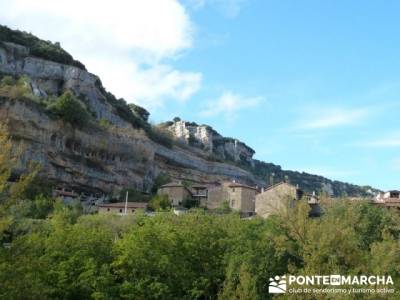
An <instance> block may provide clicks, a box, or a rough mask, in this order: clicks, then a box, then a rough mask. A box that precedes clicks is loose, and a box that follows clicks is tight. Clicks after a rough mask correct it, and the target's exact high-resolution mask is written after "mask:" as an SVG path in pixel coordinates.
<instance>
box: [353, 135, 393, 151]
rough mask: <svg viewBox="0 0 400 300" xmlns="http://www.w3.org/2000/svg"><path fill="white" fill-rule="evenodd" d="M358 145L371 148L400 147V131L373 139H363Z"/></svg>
mask: <svg viewBox="0 0 400 300" xmlns="http://www.w3.org/2000/svg"><path fill="white" fill-rule="evenodd" d="M357 145H358V146H361V147H370V148H398V147H400V133H397V132H395V133H392V134H386V135H383V136H381V137H378V138H376V139H373V140H372V139H370V140H367V141H361V142H359V143H357Z"/></svg>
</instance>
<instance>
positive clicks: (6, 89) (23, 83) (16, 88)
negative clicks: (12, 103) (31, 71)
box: [0, 76, 33, 100]
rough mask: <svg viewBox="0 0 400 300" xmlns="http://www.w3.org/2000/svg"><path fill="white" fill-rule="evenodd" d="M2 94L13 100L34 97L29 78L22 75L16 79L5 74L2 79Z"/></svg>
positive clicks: (0, 88)
mask: <svg viewBox="0 0 400 300" xmlns="http://www.w3.org/2000/svg"><path fill="white" fill-rule="evenodd" d="M0 96H2V97H6V98H9V99H13V100H17V99H23V98H33V94H32V89H31V87H30V84H29V78H28V77H26V76H22V77H20V78H19V79H15V78H13V77H11V76H4V77H3V78H2V79H1V81H0Z"/></svg>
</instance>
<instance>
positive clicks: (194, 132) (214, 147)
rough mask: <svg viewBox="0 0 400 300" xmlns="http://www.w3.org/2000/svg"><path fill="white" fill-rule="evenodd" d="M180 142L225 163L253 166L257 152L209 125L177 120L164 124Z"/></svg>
mask: <svg viewBox="0 0 400 300" xmlns="http://www.w3.org/2000/svg"><path fill="white" fill-rule="evenodd" d="M163 125H164V127H165V128H166V129H167V130H169V131H170V132H171V133H172V134H173V135H174V136H175V137H176V138H177V139H178V140H181V141H183V142H185V143H186V144H187V145H190V146H193V147H198V148H201V149H202V150H204V151H205V152H207V153H209V154H211V155H213V156H214V158H217V159H221V160H223V161H233V162H242V163H245V164H246V163H247V164H250V165H252V163H253V155H254V153H255V151H254V150H253V149H251V148H250V147H249V146H247V145H246V144H245V143H243V142H241V141H239V140H237V139H234V138H227V137H223V136H222V135H220V134H219V133H218V132H217V131H215V130H214V129H213V128H212V127H210V126H208V125H197V124H196V123H194V122H186V121H182V120H180V119H176V120H174V121H173V122H167V123H164V124H163Z"/></svg>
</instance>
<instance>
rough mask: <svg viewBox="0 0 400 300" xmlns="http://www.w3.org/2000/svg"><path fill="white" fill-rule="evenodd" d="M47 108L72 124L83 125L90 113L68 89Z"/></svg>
mask: <svg viewBox="0 0 400 300" xmlns="http://www.w3.org/2000/svg"><path fill="white" fill-rule="evenodd" d="M49 108H50V110H51V111H52V112H53V113H55V114H56V115H58V116H59V117H61V118H62V119H63V120H64V121H66V122H68V123H70V124H72V125H73V126H77V127H83V126H85V125H86V124H87V122H88V121H89V117H90V115H89V113H88V112H87V110H86V108H85V107H84V106H83V105H82V104H81V102H80V101H79V100H77V99H76V98H75V97H74V96H73V94H72V93H71V92H69V91H67V92H65V93H64V94H62V95H61V96H60V97H58V98H57V99H56V100H55V102H54V103H52V104H51V105H50V107H49Z"/></svg>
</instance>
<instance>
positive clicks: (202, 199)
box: [190, 185, 210, 207]
mask: <svg viewBox="0 0 400 300" xmlns="http://www.w3.org/2000/svg"><path fill="white" fill-rule="evenodd" d="M209 188H210V187H209V186H207V185H192V186H191V187H190V189H191V192H192V199H193V200H195V201H196V202H197V203H198V204H199V206H200V207H206V206H207V199H208V190H209Z"/></svg>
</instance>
